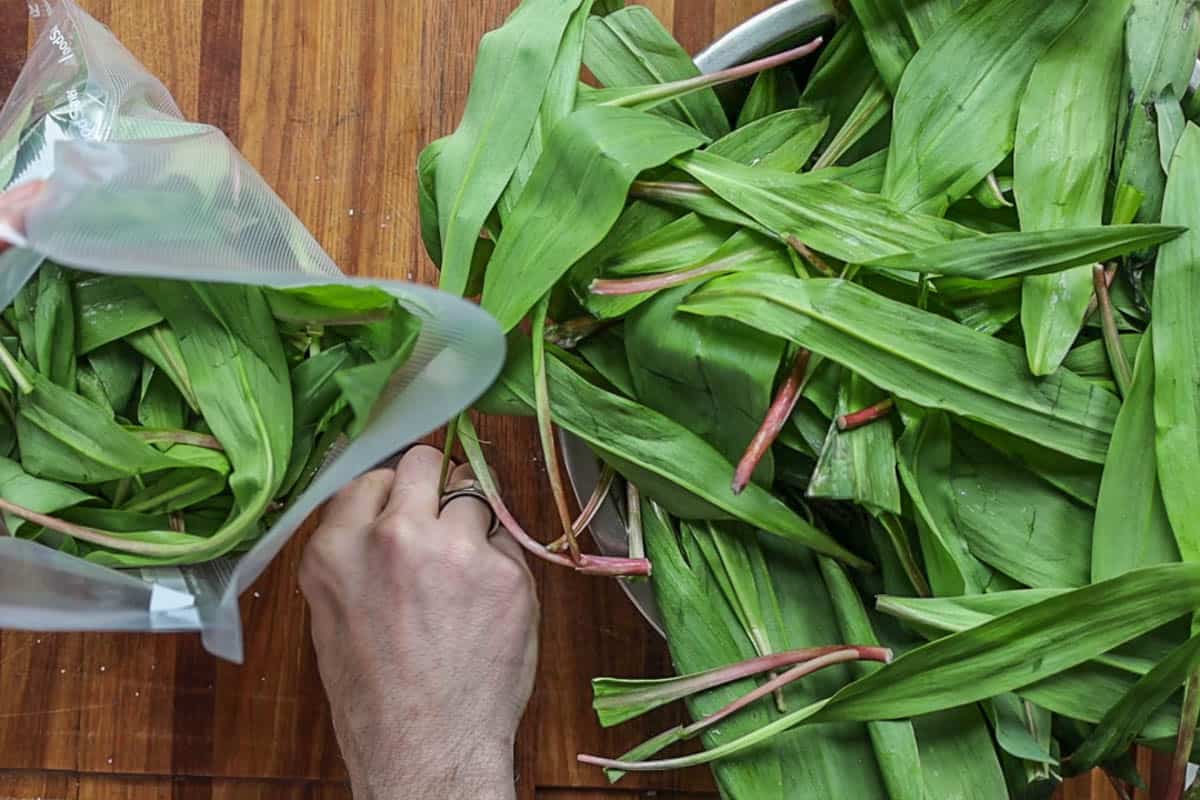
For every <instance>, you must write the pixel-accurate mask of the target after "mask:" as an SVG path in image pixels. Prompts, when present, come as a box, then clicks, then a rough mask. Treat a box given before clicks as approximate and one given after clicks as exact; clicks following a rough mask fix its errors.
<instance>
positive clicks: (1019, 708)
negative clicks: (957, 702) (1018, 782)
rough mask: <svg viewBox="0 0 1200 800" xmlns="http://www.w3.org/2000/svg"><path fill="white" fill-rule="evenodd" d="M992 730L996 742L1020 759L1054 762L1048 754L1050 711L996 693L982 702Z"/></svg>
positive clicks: (1015, 697) (1010, 696) (1007, 695)
mask: <svg viewBox="0 0 1200 800" xmlns="http://www.w3.org/2000/svg"><path fill="white" fill-rule="evenodd" d="M983 708H984V711H985V713H986V714H987V715H988V719H989V720H990V721H991V723H992V727H993V728H994V729H995V731H996V743H997V744H999V745H1000V747H1001V748H1003V749H1004V751H1005V752H1006V753H1009V754H1011V755H1014V756H1016V757H1017V758H1020V759H1021V760H1023V761H1033V762H1037V763H1040V764H1057V763H1058V759H1056V758H1055V757H1054V756H1053V755H1051V754H1050V751H1049V746H1050V714H1049V713H1047V712H1046V710H1045V709H1044V708H1039V707H1037V706H1035V705H1034V704H1033V703H1031V702H1029V701H1028V700H1022V699H1021V698H1020V697H1018V696H1017V695H1015V694H1013V693H1012V692H1005V693H1004V694H998V695H996V696H995V697H993V698H991V699H990V700H988V701H987V702H986V703H984V704H983Z"/></svg>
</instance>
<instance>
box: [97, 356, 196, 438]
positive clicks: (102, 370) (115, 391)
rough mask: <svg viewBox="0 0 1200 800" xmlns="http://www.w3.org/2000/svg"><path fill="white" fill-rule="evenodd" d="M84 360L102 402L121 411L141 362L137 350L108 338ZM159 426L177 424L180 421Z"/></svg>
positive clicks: (134, 389)
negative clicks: (97, 385) (106, 341)
mask: <svg viewBox="0 0 1200 800" xmlns="http://www.w3.org/2000/svg"><path fill="white" fill-rule="evenodd" d="M86 360H87V363H88V365H89V366H90V367H91V369H92V374H93V375H94V376H95V378H96V381H97V383H98V384H99V387H100V389H101V391H102V396H103V399H104V403H103V404H104V405H106V406H107V407H108V408H110V409H112V411H113V413H114V414H116V415H118V416H120V415H124V413H125V411H126V410H127V409H128V408H129V403H130V401H131V400H132V399H133V394H134V392H135V391H136V390H137V385H138V379H139V378H140V377H141V368H142V364H141V359H139V358H138V356H137V353H135V352H133V350H131V349H129V348H128V347H126V346H125V345H124V344H122V343H120V342H112V343H110V344H106V345H102V346H101V347H98V348H96V349H95V350H93V351H92V352H91V353H89V354H88V355H87V356H86ZM82 374H83V373H82V371H81V372H80V375H82ZM162 427H175V428H178V427H182V424H180V425H172V426H162Z"/></svg>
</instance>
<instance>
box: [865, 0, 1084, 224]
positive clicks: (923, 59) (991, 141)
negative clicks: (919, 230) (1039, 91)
mask: <svg viewBox="0 0 1200 800" xmlns="http://www.w3.org/2000/svg"><path fill="white" fill-rule="evenodd" d="M1084 5H1085V0H1060V1H1059V2H1054V3H1045V2H1044V1H1043V0H994V1H993V2H988V3H967V4H965V5H964V6H963V7H962V8H960V9H959V10H958V11H957V12H956V13H955V14H954V15H953V16H952V17H950V19H949V20H947V22H946V23H945V24H944V25H943V26H942V27H941V28H940V29H938V30H937V31H936V32H935V33H934V34H933V35H932V36H931V37H930V39H929V41H928V42H927V43H926V44H925V45H924V46H923V47H922V48H921V49H920V50H919V51H918V52H917V54H916V55H915V56H914V57H913V59H912V61H911V62H910V63H909V65H908V69H906V70H905V71H904V76H903V78H902V79H901V81H900V86H899V88H898V89H897V90H896V98H895V101H894V112H893V123H892V140H891V148H890V151H889V155H888V171H887V178H886V180H885V181H884V194H886V195H888V196H889V197H891V198H892V199H893V200H895V201H896V202H897V203H898V204H899V205H900V207H902V208H911V209H919V210H922V211H926V212H929V213H932V214H935V215H937V214H942V213H944V212H945V210H946V209H947V208H949V206H950V205H951V204H952V203H953V202H954V201H956V200H958V199H959V198H962V197H964V196H966V194H967V193H968V192H970V191H971V189H972V188H973V187H974V186H975V185H976V184H978V183H979V182H980V181H981V180H983V179H984V178H985V177H986V176H987V174H988V173H989V172H991V171H992V170H993V169H995V168H996V166H998V165H999V164H1000V162H1002V161H1003V160H1004V158H1005V156H1007V155H1008V153H1009V151H1010V150H1011V149H1012V146H1013V137H1014V131H1015V130H1016V127H1017V113H1018V107H1019V104H1020V100H1021V95H1022V93H1023V91H1024V89H1025V86H1026V83H1027V81H1028V79H1029V74H1030V72H1031V71H1032V70H1033V67H1034V65H1035V64H1036V63H1037V61H1038V59H1039V58H1040V57H1041V55H1042V53H1044V52H1045V51H1046V49H1047V48H1048V47H1049V46H1050V44H1051V42H1053V41H1054V40H1055V38H1056V37H1057V36H1058V35H1059V34H1060V33H1061V32H1062V31H1063V30H1064V29H1065V28H1066V27H1067V25H1069V24H1070V23H1071V21H1072V20H1073V19H1074V17H1075V15H1076V14H1078V13H1079V11H1080V9H1082V8H1083V7H1084Z"/></svg>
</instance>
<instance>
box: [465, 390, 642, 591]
mask: <svg viewBox="0 0 1200 800" xmlns="http://www.w3.org/2000/svg"><path fill="white" fill-rule="evenodd" d="M458 429H459V441H460V442H462V446H463V450H464V451H466V454H467V461H468V462H470V464H471V466H472V468H473V469H474V471H475V476H476V477H475V479H476V480H477V481H479V486H480V488H481V489H483V493H484V495H486V496H487V499H488V503H489V504H490V505H491V507H492V513H494V514H495V515H496V519H497V520H499V522H500V524H501V525H502V526H503V527H504V529H505V530H506V531H508V535H509V536H511V537H513V539H515V540H516V541H517V544H519V545H521V547H523V548H525V550H526V551H528V552H529V553H530V554H531V555H534V556H536V557H538V558H540V559H542V560H543V561H548V562H550V563H551V564H557V565H559V566H560V567H568V568H570V569H574V570H576V571H577V572H581V573H583V574H584V575H607V576H612V577H620V576H624V575H629V576H645V575H649V574H650V562H649V561H647V560H646V559H644V558H641V559H638V558H608V557H605V556H593V555H586V554H584V555H581V556H580V558H579V561H578V562H575V561H572V560H571V559H570V558H569V557H568V556H565V555H562V554H560V553H551V552H550V551H549V550H547V549H546V548H545V547H543V546H542V545H541V544H540V543H539V542H538V541H537V540H536V539H534V538H533V537H532V536H530V535H529V534H528V533H526V532H525V529H524V528H522V527H521V523H519V522H517V518H516V517H514V516H513V514H512V512H511V511H509V510H508V506H506V505H504V500H503V498H501V497H500V490H499V488H497V486H496V481H495V480H494V478H493V477H492V473H491V470H490V469H489V468H488V465H487V460H486V459H485V458H484V455H483V449H482V448H481V447H480V446H479V435H478V434H477V433H476V432H475V425H474V424H473V423H472V422H471V418H470V417H469V416H467V415H466V414H463V415H462V416H461V417H460V418H459V422H458Z"/></svg>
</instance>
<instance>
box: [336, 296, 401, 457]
mask: <svg viewBox="0 0 1200 800" xmlns="http://www.w3.org/2000/svg"><path fill="white" fill-rule="evenodd" d="M420 333H421V320H420V319H419V318H418V317H417V316H415V315H414V314H411V313H409V312H408V311H405V310H404V309H402V308H400V307H399V306H395V307H394V308H393V309H392V313H391V316H390V318H389V319H388V321H387V322H383V323H373V327H371V328H369V329H364V338H363V341H362V342H361V344H362V345H363V347H364V349H365V350H366V351H367V353H368V354H369V355H370V356H371V358H372V359H374V360H373V361H370V362H368V363H365V364H361V363H360V364H357V365H348V366H345V367H343V368H341V369H338V370H337V372H336V373H335V374H334V375H333V380H334V383H335V384H336V385H337V387H338V389H340V390H341V393H342V397H343V398H345V400H346V403H347V405H348V406H349V407H350V409H351V412H352V414H353V418H352V419H351V421H350V423H349V425H348V426H347V433H348V434H349V435H350V436H351V437H354V436H358V435H359V434H360V433H362V432H363V430H364V429H365V428H366V426H367V423H368V422H370V420H371V418H372V415H373V414H374V412H375V409H376V408H377V406H378V404H379V401H380V398H382V397H385V396H386V395H387V389H388V386H389V385H390V384H391V381H392V377H393V376H394V375H395V374H396V372H397V370H399V369H400V368H401V367H402V366H404V364H405V363H406V362H407V361H408V358H409V356H411V355H412V351H413V348H415V347H416V346H417V339H418V338H419V337H420Z"/></svg>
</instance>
